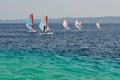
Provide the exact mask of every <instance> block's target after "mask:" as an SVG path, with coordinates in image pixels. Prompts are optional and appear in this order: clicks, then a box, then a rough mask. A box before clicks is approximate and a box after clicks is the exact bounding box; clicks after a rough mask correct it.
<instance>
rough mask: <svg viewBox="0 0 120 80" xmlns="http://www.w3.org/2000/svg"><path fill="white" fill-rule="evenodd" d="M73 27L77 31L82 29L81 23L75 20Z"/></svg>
mask: <svg viewBox="0 0 120 80" xmlns="http://www.w3.org/2000/svg"><path fill="white" fill-rule="evenodd" d="M75 27H76V28H77V29H78V30H81V28H82V21H79V20H76V21H75Z"/></svg>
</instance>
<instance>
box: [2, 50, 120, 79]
mask: <svg viewBox="0 0 120 80" xmlns="http://www.w3.org/2000/svg"><path fill="white" fill-rule="evenodd" d="M0 53H1V54H2V55H1V56H0V79H6V80H7V79H11V80H13V79H21V78H22V79H23V80H36V79H39V80H57V79H58V80H88V79H89V80H119V79H120V59H119V58H113V59H111V58H104V57H102V56H97V57H96V56H94V55H82V56H80V55H78V54H74V56H73V54H72V55H71V54H68V55H65V54H63V55H61V54H56V52H54V51H32V52H31V51H6V53H2V51H1V52H0ZM8 53H9V54H8Z"/></svg>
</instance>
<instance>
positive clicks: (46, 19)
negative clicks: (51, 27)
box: [44, 16, 48, 27]
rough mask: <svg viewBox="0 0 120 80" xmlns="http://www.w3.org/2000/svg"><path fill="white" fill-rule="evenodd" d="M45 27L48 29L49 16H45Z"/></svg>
mask: <svg viewBox="0 0 120 80" xmlns="http://www.w3.org/2000/svg"><path fill="white" fill-rule="evenodd" d="M44 21H45V27H48V16H44Z"/></svg>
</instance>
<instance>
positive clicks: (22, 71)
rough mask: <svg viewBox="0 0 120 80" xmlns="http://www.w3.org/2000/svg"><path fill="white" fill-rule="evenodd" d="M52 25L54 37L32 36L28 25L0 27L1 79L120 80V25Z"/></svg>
mask: <svg viewBox="0 0 120 80" xmlns="http://www.w3.org/2000/svg"><path fill="white" fill-rule="evenodd" d="M70 25H71V30H70V31H65V30H64V28H63V27H62V24H50V26H51V29H52V30H51V31H52V32H53V33H54V34H39V33H41V31H40V30H39V28H38V24H36V25H35V30H37V32H36V33H31V32H29V30H28V29H27V28H26V26H25V24H0V78H1V79H3V80H4V79H6V80H8V79H11V80H12V79H13V78H14V79H19V78H20V79H21V78H22V79H23V80H24V79H25V80H27V79H28V80H33V79H35V80H36V79H40V80H56V79H58V80H88V79H89V80H119V79H120V24H113V23H111V24H102V25H103V29H102V30H97V29H96V26H95V24H84V25H83V27H84V28H83V29H82V30H81V31H77V30H76V29H75V28H74V24H70Z"/></svg>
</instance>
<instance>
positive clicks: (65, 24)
mask: <svg viewBox="0 0 120 80" xmlns="http://www.w3.org/2000/svg"><path fill="white" fill-rule="evenodd" d="M63 26H64V28H65V29H66V30H68V29H70V27H69V24H68V21H67V20H64V21H63Z"/></svg>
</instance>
